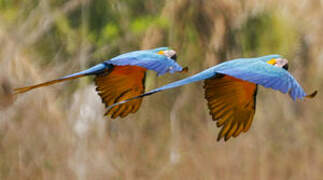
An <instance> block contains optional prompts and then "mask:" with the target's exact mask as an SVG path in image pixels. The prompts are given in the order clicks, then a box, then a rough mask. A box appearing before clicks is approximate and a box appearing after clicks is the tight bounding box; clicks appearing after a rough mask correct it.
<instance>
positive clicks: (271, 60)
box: [108, 55, 317, 141]
mask: <svg viewBox="0 0 323 180" xmlns="http://www.w3.org/2000/svg"><path fill="white" fill-rule="evenodd" d="M287 70H288V61H287V60H286V59H284V58H282V57H281V56H280V55H268V56H263V57H257V58H240V59H234V60H231V61H226V62H224V63H221V64H218V65H216V66H213V67H211V68H209V69H206V70H204V71H202V72H200V73H198V74H195V75H193V76H190V77H188V78H185V79H182V80H179V81H175V82H173V83H170V84H167V85H164V86H162V87H160V88H157V89H153V90H151V91H149V92H147V93H144V94H142V95H139V96H136V97H133V98H129V99H128V100H124V101H121V102H118V103H115V104H113V105H111V106H110V107H108V109H109V108H115V106H118V105H120V104H123V103H126V102H129V101H132V100H137V99H140V98H142V97H144V96H148V95H152V94H154V93H157V92H160V91H164V90H166V89H171V88H175V87H178V86H183V85H185V84H189V83H193V82H196V81H201V80H204V89H205V98H206V100H207V102H208V108H209V111H210V115H211V116H212V119H213V120H214V121H217V127H222V129H221V131H220V132H219V135H218V138H217V140H218V141H219V140H221V138H224V140H225V141H227V140H228V139H229V138H230V137H232V136H233V137H237V136H238V135H239V134H240V133H241V132H247V131H248V130H249V128H250V126H251V123H252V120H253V117H254V114H255V110H256V95H257V86H258V85H262V86H264V87H266V88H272V89H274V90H279V91H280V92H282V93H289V95H290V97H291V98H292V99H293V100H294V101H295V100H296V99H303V97H308V98H313V97H314V96H315V95H316V94H317V91H314V92H313V93H312V94H309V95H308V94H306V93H305V92H304V90H303V88H302V87H301V86H300V85H299V84H298V82H297V81H296V80H295V78H294V77H293V76H292V75H291V74H290V73H289V72H288V71H287Z"/></svg>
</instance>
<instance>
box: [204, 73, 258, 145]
mask: <svg viewBox="0 0 323 180" xmlns="http://www.w3.org/2000/svg"><path fill="white" fill-rule="evenodd" d="M204 89H205V98H206V99H207V101H208V107H209V110H210V114H211V115H212V119H213V120H215V121H217V126H218V127H222V129H221V131H220V133H219V135H218V140H220V139H221V138H222V137H224V140H225V141H226V140H228V139H229V138H230V137H231V136H233V137H236V136H238V135H239V134H240V133H241V132H242V131H244V132H247V131H248V130H249V128H250V126H251V123H252V120H253V116H254V114H255V103H256V102H255V101H256V100H255V96H256V93H257V86H256V84H253V83H249V82H247V81H243V80H240V79H237V78H234V77H231V76H227V75H221V76H217V77H215V78H212V79H207V80H205V84H204Z"/></svg>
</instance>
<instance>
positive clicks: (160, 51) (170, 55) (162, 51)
mask: <svg viewBox="0 0 323 180" xmlns="http://www.w3.org/2000/svg"><path fill="white" fill-rule="evenodd" d="M152 52H154V53H157V54H160V55H164V56H166V57H168V58H170V59H172V60H174V61H176V60H177V55H176V51H174V50H172V49H169V48H168V47H160V48H156V49H153V50H152Z"/></svg>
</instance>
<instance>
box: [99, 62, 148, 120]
mask: <svg viewBox="0 0 323 180" xmlns="http://www.w3.org/2000/svg"><path fill="white" fill-rule="evenodd" d="M145 71H146V69H145V68H141V67H138V66H115V67H113V69H112V70H110V71H109V72H105V73H101V74H98V75H97V76H96V77H95V84H96V85H97V88H96V90H97V92H98V94H99V95H100V97H101V99H102V102H103V103H104V104H105V105H106V107H108V106H110V105H112V104H114V103H117V102H120V101H122V100H125V99H129V98H131V97H134V96H138V95H140V94H142V93H144V89H145V86H144V79H145ZM141 102H142V99H136V100H134V101H131V102H128V103H125V104H122V105H118V106H115V107H114V108H110V109H108V111H107V112H106V114H105V115H107V116H111V118H113V119H114V118H117V117H118V116H120V117H125V116H127V115H128V114H129V113H135V112H136V111H138V109H139V107H140V105H141Z"/></svg>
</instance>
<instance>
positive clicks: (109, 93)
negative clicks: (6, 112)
mask: <svg viewBox="0 0 323 180" xmlns="http://www.w3.org/2000/svg"><path fill="white" fill-rule="evenodd" d="M176 59H177V56H176V52H175V51H174V50H171V49H169V48H167V47H161V48H157V49H152V50H141V51H133V52H129V53H125V54H122V55H119V56H117V57H114V58H112V59H110V60H107V61H104V62H103V63H100V64H98V65H96V66H93V67H91V68H89V69H87V70H85V71H81V72H78V73H74V74H71V75H67V76H64V77H62V78H59V79H56V80H53V81H48V82H45V83H41V84H37V85H33V86H27V87H23V88H17V89H14V94H15V95H17V94H21V93H24V92H27V91H30V90H32V89H35V88H38V87H43V86H48V85H51V84H55V83H58V82H62V81H66V80H72V79H77V78H80V77H84V76H90V75H94V76H95V80H94V81H95V84H96V86H97V88H96V90H97V92H98V94H99V95H100V97H101V99H102V102H103V103H104V104H105V105H106V106H107V107H108V106H110V105H112V104H114V103H117V102H119V101H122V100H125V99H128V98H130V97H134V96H138V95H140V94H142V93H144V89H145V85H144V83H145V72H146V71H147V70H153V71H155V72H157V73H158V75H163V74H165V73H174V72H181V71H186V70H187V68H182V67H181V66H180V65H178V64H177V63H176ZM141 102H142V100H141V99H138V100H134V101H132V102H129V103H126V104H124V105H121V106H118V107H116V108H111V109H109V110H108V111H107V112H106V114H105V115H107V116H111V118H117V117H118V116H120V117H125V116H127V115H128V114H129V113H135V112H136V111H138V109H139V107H140V105H141Z"/></svg>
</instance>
